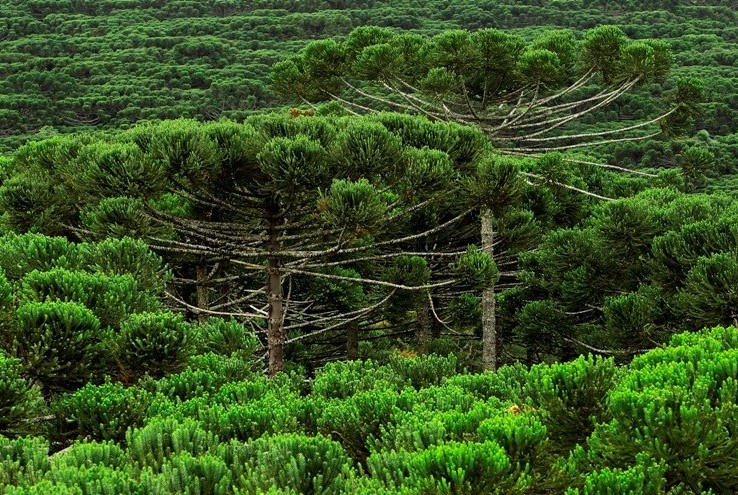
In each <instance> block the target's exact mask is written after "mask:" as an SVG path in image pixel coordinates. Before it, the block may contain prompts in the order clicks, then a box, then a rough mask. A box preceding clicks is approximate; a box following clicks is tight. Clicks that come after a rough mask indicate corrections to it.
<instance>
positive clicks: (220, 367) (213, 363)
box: [187, 352, 302, 382]
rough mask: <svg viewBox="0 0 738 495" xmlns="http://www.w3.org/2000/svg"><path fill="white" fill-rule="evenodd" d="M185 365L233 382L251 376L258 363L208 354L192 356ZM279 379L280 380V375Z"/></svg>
mask: <svg viewBox="0 0 738 495" xmlns="http://www.w3.org/2000/svg"><path fill="white" fill-rule="evenodd" d="M187 364H188V367H189V368H190V369H192V370H195V371H208V372H212V373H217V374H218V375H221V376H223V377H225V380H226V381H228V382H235V381H239V380H243V379H245V378H247V377H250V376H252V375H253V373H254V371H255V370H254V369H255V368H257V366H259V364H260V363H259V362H258V361H255V360H252V359H246V358H243V357H240V356H221V355H218V354H214V353H212V352H209V353H207V354H200V355H198V356H192V357H191V358H190V359H189V360H188V361H187ZM279 378H281V375H280V377H279ZM300 379H302V377H300ZM273 381H279V379H277V377H275V380H273Z"/></svg>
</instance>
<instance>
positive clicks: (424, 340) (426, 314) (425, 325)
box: [415, 297, 431, 354]
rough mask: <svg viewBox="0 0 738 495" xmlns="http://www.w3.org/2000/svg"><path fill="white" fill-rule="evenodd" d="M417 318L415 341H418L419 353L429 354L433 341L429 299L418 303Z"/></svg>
mask: <svg viewBox="0 0 738 495" xmlns="http://www.w3.org/2000/svg"><path fill="white" fill-rule="evenodd" d="M415 312H416V316H415V332H416V333H415V339H416V340H417V346H418V352H419V353H420V354H427V353H428V347H429V346H430V339H431V318H430V307H429V305H428V299H427V298H425V297H424V298H423V300H422V301H420V302H418V306H417V309H416V311H415Z"/></svg>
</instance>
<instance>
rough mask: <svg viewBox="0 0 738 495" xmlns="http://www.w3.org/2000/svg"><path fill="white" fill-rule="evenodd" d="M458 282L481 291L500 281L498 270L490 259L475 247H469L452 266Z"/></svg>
mask: <svg viewBox="0 0 738 495" xmlns="http://www.w3.org/2000/svg"><path fill="white" fill-rule="evenodd" d="M454 269H455V270H456V274H457V276H458V277H459V279H460V280H463V281H464V283H465V284H467V285H469V286H470V287H471V288H472V289H475V290H482V289H486V288H488V287H491V286H494V284H496V283H497V281H498V280H499V279H500V270H499V269H498V268H497V265H496V264H495V261H494V260H493V259H492V257H491V256H490V255H489V254H487V253H485V252H484V251H481V250H480V249H479V248H477V247H476V246H469V247H468V248H466V253H464V254H463V255H462V256H461V257H460V258H459V260H458V261H457V262H456V264H455V265H454Z"/></svg>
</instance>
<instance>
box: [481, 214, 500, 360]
mask: <svg viewBox="0 0 738 495" xmlns="http://www.w3.org/2000/svg"><path fill="white" fill-rule="evenodd" d="M493 221H494V216H493V215H492V212H491V211H490V210H489V209H484V210H483V211H482V215H481V231H482V250H483V251H484V252H486V253H487V254H489V255H490V256H494V239H495V231H494V226H493ZM495 303H496V301H495V286H494V285H492V286H490V287H487V288H486V289H485V290H484V292H483V293H482V369H484V370H485V371H497V317H496V308H495Z"/></svg>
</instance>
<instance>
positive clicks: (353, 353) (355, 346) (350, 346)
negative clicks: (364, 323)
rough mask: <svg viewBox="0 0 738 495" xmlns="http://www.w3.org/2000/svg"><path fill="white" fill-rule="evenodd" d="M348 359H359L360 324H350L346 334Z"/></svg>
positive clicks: (353, 322) (354, 322)
mask: <svg viewBox="0 0 738 495" xmlns="http://www.w3.org/2000/svg"><path fill="white" fill-rule="evenodd" d="M346 357H347V358H348V359H359V323H358V322H356V321H352V322H351V323H349V326H348V329H347V334H346Z"/></svg>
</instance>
